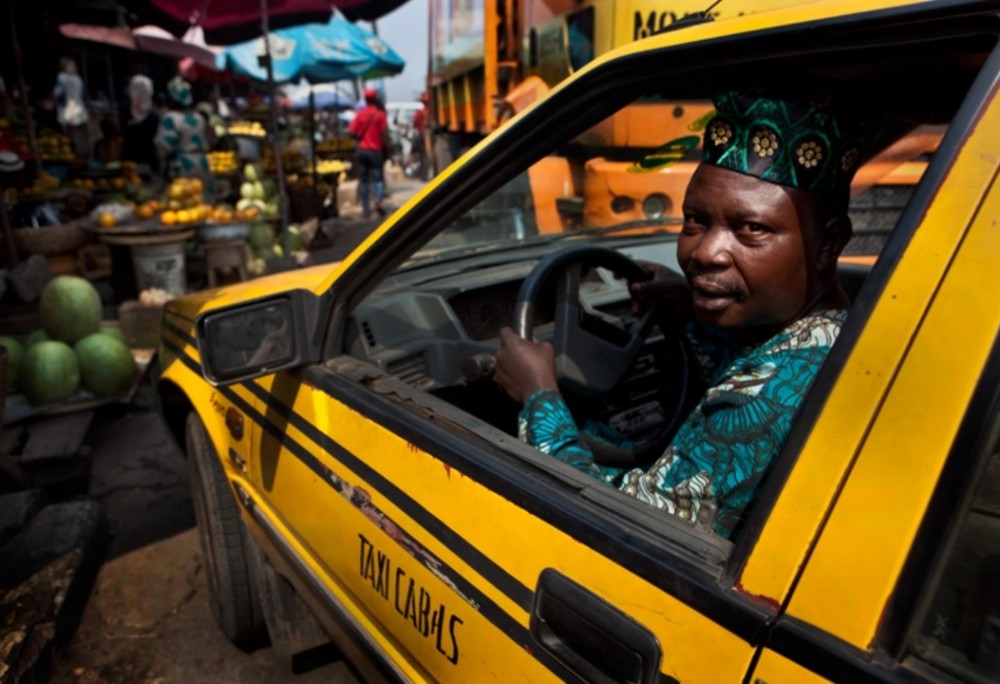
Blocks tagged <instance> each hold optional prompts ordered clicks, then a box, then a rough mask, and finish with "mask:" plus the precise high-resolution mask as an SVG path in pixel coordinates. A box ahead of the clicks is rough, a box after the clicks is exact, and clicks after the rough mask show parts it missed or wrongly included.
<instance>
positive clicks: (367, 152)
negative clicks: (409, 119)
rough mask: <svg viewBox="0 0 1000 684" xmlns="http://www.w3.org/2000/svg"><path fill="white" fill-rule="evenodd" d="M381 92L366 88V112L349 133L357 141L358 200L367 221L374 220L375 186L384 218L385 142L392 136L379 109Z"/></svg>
mask: <svg viewBox="0 0 1000 684" xmlns="http://www.w3.org/2000/svg"><path fill="white" fill-rule="evenodd" d="M378 105H379V102H378V92H377V91H376V90H375V89H374V88H365V108H364V109H362V110H361V111H360V112H358V114H357V116H355V117H354V120H353V121H352V122H351V125H350V128H348V132H349V133H350V134H351V135H353V136H354V138H355V139H356V140H357V141H358V153H357V157H356V159H357V164H358V197H359V199H360V200H361V213H362V215H363V216H364V217H365V218H368V217H369V216H371V213H372V210H371V204H370V203H369V198H370V191H371V186H372V185H374V186H375V211H377V212H378V213H379V215H380V216H385V213H386V211H385V209H384V208H383V207H382V199H383V198H384V197H385V176H384V175H383V173H382V165H383V164H384V163H385V155H386V152H387V151H388V150H386V149H385V139H386V136H387V134H388V132H389V122H388V120H387V119H386V116H385V112H384V111H383V110H382V108H381V107H379V106H378Z"/></svg>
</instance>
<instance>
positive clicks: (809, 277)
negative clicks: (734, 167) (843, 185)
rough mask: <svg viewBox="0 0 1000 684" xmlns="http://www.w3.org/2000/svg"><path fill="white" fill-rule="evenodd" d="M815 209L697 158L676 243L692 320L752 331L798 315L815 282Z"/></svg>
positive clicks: (795, 193) (791, 193)
mask: <svg viewBox="0 0 1000 684" xmlns="http://www.w3.org/2000/svg"><path fill="white" fill-rule="evenodd" d="M814 208H815V205H814V203H813V202H812V200H811V197H810V195H809V194H808V193H806V192H804V191H800V190H795V189H794V188H788V187H785V186H781V185H777V184H775V183H768V182H766V181H763V180H760V179H759V178H755V177H753V176H747V175H744V174H741V173H737V172H736V171H731V170H729V169H723V168H719V167H717V166H711V165H708V164H702V165H701V166H700V167H699V168H698V170H697V171H696V172H695V174H694V176H693V177H692V179H691V183H690V185H688V189H687V194H686V195H685V197H684V228H683V231H682V232H681V236H680V239H679V241H678V243H677V259H678V261H679V263H680V266H681V268H682V269H683V270H684V274H685V275H686V276H687V279H688V283H690V285H691V291H692V299H693V304H694V311H695V318H696V319H697V320H698V321H699V322H700V323H705V324H708V325H713V326H717V327H719V328H724V329H727V330H731V331H733V332H747V333H751V332H752V331H753V330H757V331H760V332H770V331H772V330H778V329H780V328H781V327H783V326H784V325H785V324H786V323H789V322H791V321H792V320H794V319H796V318H798V317H799V316H801V315H803V314H804V313H805V312H806V309H807V308H808V306H809V304H810V303H811V300H812V299H813V298H814V293H815V292H816V288H817V283H816V280H817V278H816V259H817V256H818V252H819V240H818V233H819V232H820V231H819V230H817V229H816V227H814V226H812V225H811V224H812V223H814V222H815V221H816V219H815V215H816V212H815V211H814Z"/></svg>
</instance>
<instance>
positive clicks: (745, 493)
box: [518, 311, 847, 539]
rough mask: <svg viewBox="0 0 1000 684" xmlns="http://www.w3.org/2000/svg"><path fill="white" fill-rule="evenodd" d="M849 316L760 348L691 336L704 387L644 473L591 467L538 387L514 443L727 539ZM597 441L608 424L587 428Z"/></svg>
mask: <svg viewBox="0 0 1000 684" xmlns="http://www.w3.org/2000/svg"><path fill="white" fill-rule="evenodd" d="M846 318H847V312H846V311H822V312H819V313H815V314H811V315H809V316H805V317H803V318H801V319H799V320H798V321H796V322H794V323H792V324H791V325H789V326H788V327H787V328H785V329H784V330H783V331H781V332H780V333H778V334H777V335H775V336H774V337H772V338H771V339H769V340H768V341H766V342H764V343H762V344H758V345H754V346H740V345H737V344H735V343H734V342H733V341H732V340H731V339H730V338H728V337H725V336H722V335H720V334H719V333H717V332H716V333H714V334H713V332H712V331H710V330H709V329H706V328H699V327H695V326H692V327H691V329H690V331H689V333H690V337H691V340H692V342H693V345H694V348H695V355H696V356H697V358H698V361H699V364H700V365H701V368H702V371H703V374H704V377H705V379H706V380H707V384H708V390H706V392H705V394H704V396H703V397H702V398H701V400H700V401H699V402H698V405H697V406H696V407H695V408H694V410H693V411H692V412H691V414H690V415H689V416H688V418H687V420H685V421H684V424H683V425H682V426H681V427H680V429H679V430H678V432H677V434H676V435H675V436H674V438H673V441H672V442H671V444H670V446H669V447H668V448H667V450H666V451H665V452H664V453H663V455H662V456H660V458H659V459H657V460H656V462H655V463H653V465H652V466H651V467H650V468H649V469H648V470H645V471H644V470H642V469H641V468H637V469H635V470H631V471H628V472H623V470H622V469H619V468H613V467H608V466H602V465H599V464H597V463H595V462H594V457H593V454H592V453H591V452H590V450H589V449H587V447H586V446H584V445H583V444H582V442H581V439H580V428H578V427H577V425H576V423H575V422H574V420H573V416H572V415H571V414H570V411H569V408H567V406H566V403H565V402H564V401H563V399H562V397H561V396H560V395H559V393H558V392H555V391H553V390H542V391H540V392H536V393H535V394H533V395H532V396H531V397H529V398H528V401H527V402H525V404H524V407H523V408H522V409H521V413H520V415H519V416H518V428H519V433H520V437H521V439H522V440H523V441H525V442H527V443H528V444H530V445H532V446H534V447H536V448H538V449H540V450H541V451H543V452H545V453H548V454H551V455H552V456H555V457H556V458H558V459H559V460H561V461H563V462H564V463H568V464H569V465H571V466H573V467H574V468H576V469H577V470H580V471H582V472H585V473H587V474H588V475H592V476H593V477H595V478H597V479H599V480H602V481H604V482H606V483H608V484H613V483H620V484H619V488H620V489H621V490H622V491H623V492H625V493H626V494H629V495H631V496H635V497H637V498H638V499H640V500H642V501H645V502H646V503H649V504H652V505H653V506H656V507H657V508H662V509H663V510H665V511H667V512H668V513H671V514H673V515H676V516H677V517H679V518H682V519H683V520H687V521H688V522H691V523H694V522H696V521H697V520H698V519H699V513H701V518H702V519H703V520H705V519H706V518H707V519H708V520H710V521H711V522H712V523H713V526H714V530H715V532H716V533H718V534H719V535H721V536H723V537H725V538H726V539H729V538H730V536H731V534H732V532H733V529H734V528H735V527H736V526H737V525H738V523H739V522H740V520H741V518H742V516H743V513H744V511H745V509H746V507H747V505H748V504H750V503H751V502H752V501H753V500H754V498H755V497H756V495H757V490H758V488H759V486H760V481H761V479H762V478H763V475H764V473H765V471H766V470H767V467H768V466H769V465H770V463H771V460H772V459H773V458H774V457H775V456H776V455H777V453H778V452H779V451H780V450H781V447H782V446H783V445H784V443H785V439H787V437H788V433H789V432H790V431H791V429H792V421H793V420H794V418H795V414H796V413H797V411H798V408H799V406H800V405H801V403H802V400H803V398H804V397H805V394H806V392H807V391H808V390H809V386H810V385H811V384H812V381H813V379H814V378H815V377H816V373H817V372H818V371H819V368H820V366H821V365H822V364H823V361H824V360H825V359H826V356H827V354H828V353H829V351H830V347H831V346H832V345H833V343H834V341H835V340H836V339H837V334H838V333H839V332H840V328H841V326H842V325H843V323H844V321H845V320H846ZM583 430H584V431H585V432H587V433H588V435H592V436H594V437H596V438H598V439H604V440H609V441H619V442H621V441H622V440H621V439H620V438H619V439H617V440H616V437H615V435H614V434H612V433H611V431H610V428H608V427H607V426H597V425H593V424H589V423H588V424H587V425H585V426H584V428H583Z"/></svg>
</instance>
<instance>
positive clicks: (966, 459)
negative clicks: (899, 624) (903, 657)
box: [908, 354, 1000, 682]
mask: <svg viewBox="0 0 1000 684" xmlns="http://www.w3.org/2000/svg"><path fill="white" fill-rule="evenodd" d="M994 357H996V354H994ZM996 361H997V359H996V358H995V359H994V363H995V362H996ZM998 399H1000V394H997V393H996V391H995V390H994V396H993V398H992V401H989V399H987V398H983V399H982V401H981V404H979V405H973V406H970V412H971V413H972V414H973V415H975V414H976V413H978V412H979V410H985V412H986V414H987V416H986V418H987V419H986V420H985V421H984V429H983V431H982V437H981V439H980V440H979V443H978V444H972V445H969V446H968V447H963V445H962V444H960V443H959V444H956V449H957V450H958V451H959V452H965V453H955V454H953V459H956V460H961V461H962V463H963V464H965V463H968V464H969V466H968V470H967V471H966V472H967V473H970V474H971V475H969V476H968V477H969V480H970V481H971V486H969V487H968V488H967V489H965V490H964V493H963V495H962V496H961V498H960V499H959V504H958V510H957V511H956V518H957V524H956V525H955V526H954V527H953V528H952V529H951V530H950V533H949V534H945V535H943V536H942V537H941V538H939V539H937V540H935V541H936V544H935V546H937V548H938V550H939V555H940V560H939V564H938V571H937V572H936V573H933V574H931V575H930V576H931V580H930V583H929V586H927V587H926V588H925V589H924V592H923V596H924V601H923V604H924V605H923V606H922V608H921V609H920V610H919V611H918V613H917V618H916V620H915V621H914V624H913V626H912V632H913V636H912V637H911V638H910V640H909V644H908V650H909V652H910V653H911V654H912V657H915V658H916V659H918V660H920V661H922V662H923V663H925V664H927V665H930V666H932V667H933V668H935V669H937V670H939V671H943V672H945V673H947V674H949V675H951V676H953V677H956V678H958V679H959V680H961V681H965V682H996V681H998V679H1000V412H997V410H996V407H997V405H998ZM987 406H991V407H993V408H992V409H987V408H986V407H987ZM990 411H992V412H993V413H992V415H989V412H990ZM949 484H951V483H949Z"/></svg>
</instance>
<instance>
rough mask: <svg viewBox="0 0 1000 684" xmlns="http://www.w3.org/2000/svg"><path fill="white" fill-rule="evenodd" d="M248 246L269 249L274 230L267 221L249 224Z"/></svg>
mask: <svg viewBox="0 0 1000 684" xmlns="http://www.w3.org/2000/svg"><path fill="white" fill-rule="evenodd" d="M249 240H250V246H251V247H253V248H254V250H255V251H256V250H259V249H271V247H272V246H273V245H274V231H272V230H271V226H270V225H268V224H267V223H263V222H257V223H252V224H250V238H249Z"/></svg>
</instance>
